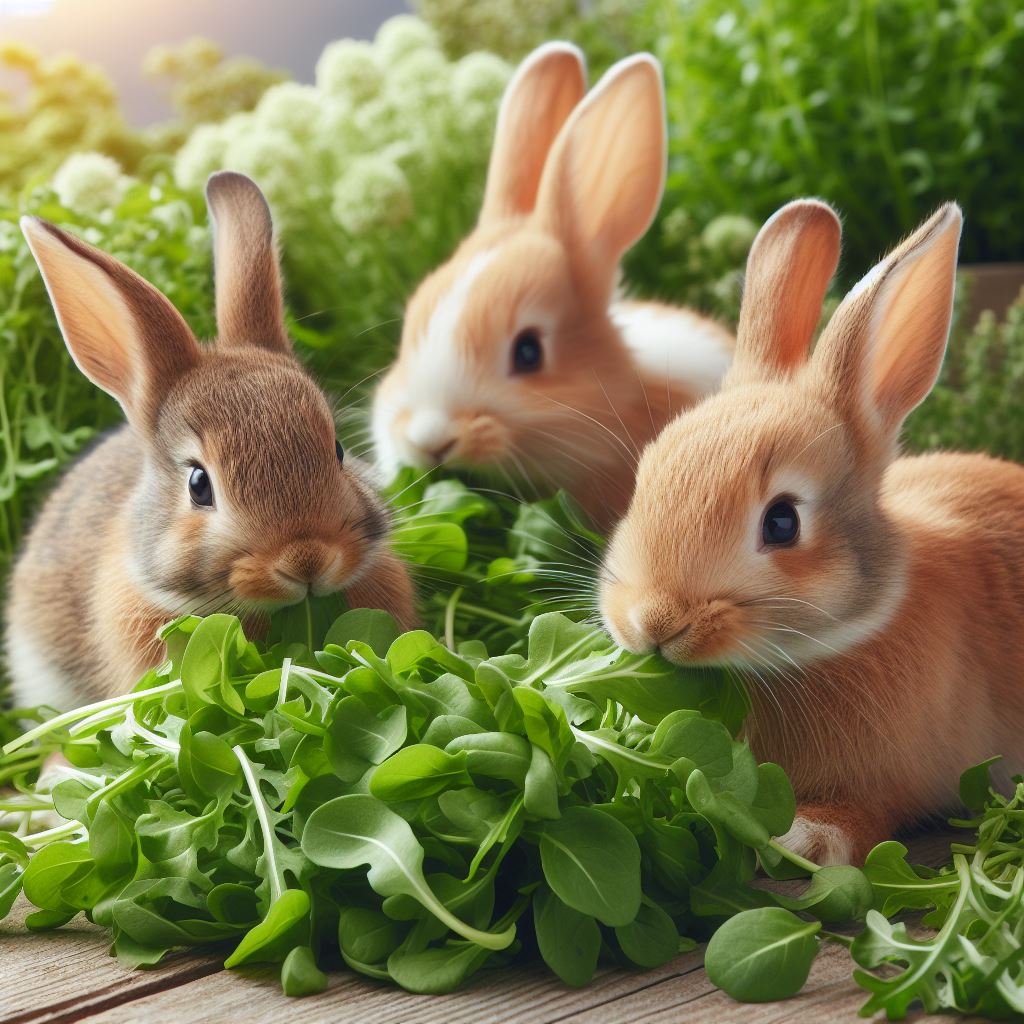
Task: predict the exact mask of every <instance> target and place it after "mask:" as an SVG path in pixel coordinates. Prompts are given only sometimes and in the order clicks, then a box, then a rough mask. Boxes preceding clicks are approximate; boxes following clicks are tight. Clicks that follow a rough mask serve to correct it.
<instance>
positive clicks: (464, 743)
mask: <svg viewBox="0 0 1024 1024" xmlns="http://www.w3.org/2000/svg"><path fill="white" fill-rule="evenodd" d="M393 500H394V501H395V503H396V505H397V506H398V507H399V515H398V521H397V528H396V540H397V544H398V546H399V547H400V548H401V549H402V551H403V553H404V554H405V555H406V556H407V557H409V558H410V559H411V560H412V561H413V562H414V563H416V564H417V565H418V567H419V571H420V575H421V591H422V595H423V601H422V613H423V618H424V622H425V625H426V627H427V628H426V629H424V630H417V631H413V632H408V633H404V634H403V633H400V631H399V630H398V628H397V626H396V625H395V623H394V622H393V621H392V620H391V619H390V618H389V617H388V616H387V615H386V614H385V613H383V612H378V611H371V610H342V609H341V608H339V606H338V603H337V602H335V601H321V602H318V603H316V604H314V605H302V606H298V607H296V608H294V609H291V610H289V611H288V612H287V613H286V614H282V615H279V616H277V617H276V618H275V620H274V621H273V623H272V625H271V629H270V632H269V634H268V635H266V636H265V637H263V638H262V639H261V641H260V642H259V643H258V644H257V643H254V642H252V641H251V640H249V639H247V638H246V636H245V635H244V633H243V628H242V624H241V623H240V622H239V621H238V620H237V619H236V618H234V617H232V616H228V615H211V616H208V617H206V618H204V619H199V618H196V617H191V616H189V617H184V618H181V619H179V620H177V621H175V622H173V623H171V624H169V625H168V626H167V627H166V628H165V629H164V631H163V634H162V636H163V639H164V641H165V643H166V647H167V659H166V661H165V662H164V664H163V665H161V666H159V667H158V668H157V669H155V670H153V671H151V672H149V673H147V675H146V676H145V677H144V678H143V679H142V680H140V682H139V684H138V686H137V687H136V689H135V690H134V691H133V692H132V693H131V694H127V695H124V696H122V697H118V698H114V699H111V700H107V701H102V702H99V703H97V704H93V705H90V706H88V707H84V708H80V709H77V710H76V711H73V712H70V713H67V714H62V715H57V716H52V712H50V713H47V712H45V711H40V710H36V711H33V712H31V713H30V714H29V715H28V716H23V717H28V718H30V719H34V720H35V721H36V722H38V724H37V725H35V726H34V727H33V728H31V729H30V730H29V731H28V732H26V733H24V734H22V735H12V734H10V733H8V734H7V735H6V736H4V737H0V738H4V739H8V742H7V744H6V746H5V747H4V754H3V756H2V758H0V785H6V786H11V785H13V786H14V788H15V792H13V793H12V794H11V795H9V796H3V795H2V793H0V815H2V814H4V813H6V814H8V815H10V816H13V818H14V819H15V822H16V827H12V829H11V831H8V832H0V917H3V916H6V914H7V913H8V912H9V911H10V909H11V907H12V905H13V903H14V901H15V899H16V898H17V896H18V894H19V893H21V892H23V893H24V894H25V896H26V897H27V899H28V900H29V902H30V903H32V904H33V905H34V906H35V907H36V908H37V909H36V910H35V912H33V913H31V914H30V915H29V916H28V918H27V919H26V925H27V927H29V928H32V929H46V928H54V927H58V926H60V925H61V924H63V923H65V922H67V921H69V920H70V919H72V918H73V917H75V916H76V915H77V914H79V913H82V912H84V913H85V914H86V915H87V916H88V917H89V918H90V919H91V920H93V921H95V922H96V923H98V924H100V925H102V926H104V927H106V928H108V929H109V930H110V932H111V934H112V937H113V944H114V951H115V952H116V953H117V955H118V957H119V958H120V959H121V960H122V961H123V962H124V963H126V964H129V965H133V966H143V965H150V964H154V963H156V962H158V961H159V960H160V959H161V958H162V957H163V956H164V955H165V954H166V953H167V952H168V951H169V950H171V949H174V948H178V947H182V946H189V945H196V944H208V943H211V942H222V943H229V944H231V950H232V951H231V952H230V954H229V955H228V956H227V959H226V961H225V963H226V966H228V967H233V966H237V965H241V964H248V963H254V962H269V963H275V964H280V965H281V983H282V987H283V989H284V991H285V992H286V993H288V994H291V995H302V994H306V993H310V992H316V991H320V990H322V989H323V988H324V987H325V985H326V983H327V981H326V976H325V974H324V973H323V969H324V968H327V967H330V966H333V965H335V964H337V963H339V962H340V961H344V962H345V963H346V964H348V965H349V967H351V968H352V969H354V970H357V971H360V972H362V973H364V974H368V975H370V976H372V977H377V978H389V979H391V980H393V981H394V982H396V983H397V984H399V985H401V986H403V987H405V988H407V989H409V990H412V991H417V992H443V991H449V990H451V989H453V988H455V987H457V986H458V985H459V984H461V983H462V982H463V981H464V980H465V979H466V978H467V977H469V976H470V975H471V974H473V973H474V972H476V971H477V970H478V969H480V968H481V967H482V966H484V965H497V964H502V963H508V962H510V961H512V960H514V959H515V958H517V957H520V958H521V957H535V956H537V955H538V954H539V956H540V957H541V958H542V959H543V960H544V962H545V963H546V964H547V965H548V967H549V968H550V969H551V970H552V971H553V972H554V973H555V974H557V975H558V976H559V977H560V978H561V979H563V980H564V981H565V982H566V983H567V984H570V985H583V984H585V983H586V982H587V981H588V980H589V979H590V978H591V977H592V975H593V973H594V970H595V968H596V966H597V963H598V961H599V959H601V958H604V959H612V960H617V961H619V962H622V963H626V964H634V965H637V966H640V967H653V966H656V965H658V964H661V963H664V962H665V961H667V960H669V959H670V958H671V957H673V956H675V955H676V954H677V953H678V952H679V951H680V950H685V949H689V948H692V947H693V945H694V944H695V942H696V941H698V940H703V939H706V938H708V937H709V936H711V942H710V944H709V947H708V951H707V959H706V965H707V970H708V975H709V977H710V978H711V980H712V981H713V982H715V983H716V984H718V985H719V986H720V987H722V988H723V989H724V990H725V991H727V992H728V993H729V994H731V995H733V996H734V997H736V998H738V999H743V1000H765V999H777V998H784V997H786V996H789V995H792V994H795V993H796V992H797V991H799V989H800V988H801V987H802V986H803V984H804V982H805V981H806V979H807V976H808V972H809V970H810V967H811V964H812V961H813V959H814V957H815V955H816V954H817V951H818V949H819V947H820V944H821V942H822V941H835V942H841V943H843V944H844V945H847V946H851V947H852V954H853V956H854V959H855V960H856V961H857V962H858V963H859V964H861V965H862V966H864V967H867V968H875V967H878V966H879V965H882V964H889V965H892V964H896V965H898V966H899V967H900V968H901V969H900V970H899V972H898V973H893V972H892V970H889V971H888V972H887V973H886V975H885V976H884V977H881V978H879V977H877V976H875V975H872V974H868V973H866V972H858V973H857V975H856V976H857V980H858V981H859V982H860V983H861V984H862V985H864V986H865V987H866V988H868V989H869V990H870V991H871V999H870V1000H869V1002H868V1003H867V1005H866V1006H865V1011H867V1012H876V1011H878V1010H885V1011H887V1012H888V1013H889V1014H890V1015H891V1016H893V1017H900V1016H902V1015H903V1014H904V1013H905V1012H906V1009H907V1007H908V1006H909V1005H910V1003H912V1002H913V1001H915V1000H920V1001H921V1002H923V1003H924V1004H925V1006H926V1007H928V1008H929V1009H933V1008H939V1007H954V1008H957V1009H960V1010H964V1011H965V1012H985V1013H993V1014H996V1013H1003V1014H1004V1015H1005V1013H1007V1012H1011V1011H1018V1012H1019V1011H1020V1010H1022V1009H1024V995H1022V988H1021V971H1020V960H1021V952H1020V950H1021V946H1022V940H1024V906H1022V901H1021V893H1022V889H1024V835H1022V829H1024V825H1022V824H1021V823H1022V821H1024V784H1021V785H1018V790H1017V793H1016V795H1015V797H1014V798H1013V799H1012V800H1007V799H1005V798H1002V797H998V796H996V795H995V794H994V793H993V792H992V791H991V790H990V789H989V787H988V777H987V766H979V767H978V768H976V769H972V770H971V771H970V772H968V773H967V774H966V775H965V777H964V785H963V789H964V796H965V800H966V802H967V804H968V806H970V807H972V808H973V809H975V810H977V812H978V814H979V817H977V818H976V819H974V820H971V821H968V822H964V823H963V824H964V825H965V826H966V827H969V828H972V829H976V830H977V831H978V841H977V845H976V847H955V848H954V853H955V855H956V856H955V859H954V866H953V867H952V868H950V869H948V870H946V871H943V872H939V873H936V872H928V871H924V870H922V869H916V870H915V869H914V868H912V867H910V865H908V864H907V863H906V860H905V856H906V849H905V848H904V847H902V846H900V844H897V843H885V844H882V845H881V846H880V847H878V848H877V849H876V850H875V851H874V852H873V853H872V854H871V857H870V858H869V860H868V863H867V865H866V867H865V869H864V871H860V870H858V869H855V868H852V867H819V866H818V865H815V864H813V863H810V862H809V861H806V860H804V859H803V858H800V857H798V856H796V855H794V854H792V853H791V852H790V851H787V850H786V849H784V848H783V847H782V846H781V845H780V844H779V843H778V842H777V841H776V840H775V839H774V838H773V837H775V836H778V835H782V834H783V833H785V832H786V831H787V830H788V828H789V826H790V824H791V823H792V819H793V814H794V809H795V804H794V798H793V792H792V789H791V787H790V784H789V781H788V780H787V778H786V776H785V774H784V773H783V772H782V770H781V769H780V768H779V767H778V766H776V765H773V764H760V765H759V764H757V763H756V761H755V759H754V757H753V756H752V754H751V752H750V750H749V748H748V747H747V746H746V744H745V743H743V742H741V741H739V740H737V738H736V737H737V735H738V732H739V729H740V727H741V724H742V721H743V718H744V716H745V714H746V712H747V710H748V704H747V701H746V696H745V693H744V692H743V688H742V686H741V685H740V684H739V682H738V681H737V680H735V679H734V678H732V677H731V676H729V675H728V674H726V673H722V672H707V671H693V670H684V669H680V668H678V667H676V666H672V665H670V664H669V663H667V662H665V661H663V660H662V659H660V658H659V657H657V656H656V655H644V656H636V655H631V654H628V653H627V652H624V651H622V650H621V649H619V648H617V647H616V646H615V645H614V644H613V643H612V642H611V641H610V640H609V639H608V637H607V635H606V634H604V633H603V632H602V631H601V630H600V629H598V628H596V627H594V626H593V625H590V624H588V623H587V622H584V621H579V620H580V619H581V618H582V617H583V615H584V614H585V613H586V612H587V611H588V610H589V609H588V608H585V607H582V608H581V607H577V606H576V605H578V602H579V596H578V595H579V592H580V590H581V583H582V582H585V581H586V580H587V579H592V578H593V574H594V564H595V558H596V557H597V554H598V551H599V546H600V540H599V538H598V537H597V536H596V535H595V534H593V533H592V532H591V531H590V530H589V529H588V528H587V527H586V525H585V523H584V522H583V520H582V518H581V517H580V515H579V513H578V510H577V509H576V508H575V506H574V505H573V504H572V503H571V502H570V501H569V500H568V499H566V498H564V497H559V498H556V499H550V500H548V501H546V502H538V503H533V504H526V505H522V504H519V503H517V502H513V501H511V500H510V499H507V498H504V497H501V496H494V495H492V496H488V495H485V494H483V493H481V492H479V491H473V490H470V489H468V488H466V487H465V486H463V485H462V484H461V483H458V482H456V481H443V482H440V483H425V482H424V481H422V480H416V479H414V478H412V477H410V478H407V479H406V480H405V481H403V482H402V484H401V486H399V487H397V488H396V489H395V491H394V494H393ZM566 601H567V602H568V603H569V604H570V605H572V607H565V603H564V602H566ZM558 607H562V608H563V612H564V613H563V612H558V611H552V610H551V609H552V608H558ZM0 727H5V726H4V723H3V722H2V721H0ZM56 750H61V751H63V753H64V755H65V757H66V758H67V760H68V761H69V762H70V764H71V767H70V768H63V769H61V773H60V775H59V781H57V782H56V783H55V784H51V785H49V786H47V785H42V786H40V785H34V779H35V776H36V774H37V772H38V767H39V765H40V763H41V762H42V760H43V759H44V758H45V757H46V756H48V755H49V754H50V753H51V752H53V751H56ZM41 814H42V815H45V816H47V817H48V818H49V819H50V820H49V821H47V822H45V824H46V825H47V826H48V827H45V828H43V830H42V831H38V816H39V815H41ZM33 816H36V824H35V830H33V823H32V819H33ZM54 822H56V823H54ZM968 857H969V859H968ZM758 863H760V864H761V866H762V867H763V868H764V869H765V870H766V871H767V872H768V873H769V874H771V875H772V876H774V877H777V878H787V877H788V878H792V877H799V876H802V875H808V874H809V875H810V876H811V877H810V882H809V884H808V886H807V887H806V888H805V890H804V891H803V893H802V894H800V895H799V896H784V895H780V894H776V893H773V892H769V891H766V890H765V889H763V888H761V887H759V886H758V885H756V884H754V882H755V871H756V868H757V865H758ZM929 907H930V908H932V909H931V913H930V914H929V915H928V916H927V917H926V918H925V921H924V923H925V924H926V925H931V926H933V927H935V928H937V929H938V934H937V935H935V936H934V937H931V938H927V939H921V940H918V939H913V938H911V937H910V936H909V935H908V934H907V933H906V930H905V926H904V925H895V926H894V925H891V924H890V923H889V921H888V920H887V917H886V916H883V914H884V915H888V916H891V915H893V914H896V913H898V912H900V911H903V910H906V909H921V908H929ZM865 918H866V923H865V927H864V930H863V931H862V932H861V934H860V935H858V936H857V937H856V938H855V939H852V940H851V938H850V937H849V936H848V935H846V934H843V933H842V932H833V931H828V930H825V929H824V928H823V927H822V925H823V924H830V925H831V924H838V923H841V922H847V923H849V922H858V921H862V920H865Z"/></svg>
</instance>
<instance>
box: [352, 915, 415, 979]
mask: <svg viewBox="0 0 1024 1024" xmlns="http://www.w3.org/2000/svg"><path fill="white" fill-rule="evenodd" d="M404 931H405V929H404V928H403V927H402V925H400V924H399V923H398V922H397V921H393V920H391V918H390V917H386V916H385V915H384V914H382V913H381V912H380V911H379V910H370V909H369V908H366V907H342V909H341V913H340V916H339V917H338V942H339V944H340V946H341V952H342V954H343V955H344V957H345V959H346V960H349V961H351V960H354V961H356V962H357V963H362V964H371V965H372V964H379V965H382V966H383V965H384V964H385V962H386V961H387V958H388V957H389V956H390V955H391V954H392V953H393V952H394V950H395V949H396V948H397V947H398V945H399V943H401V941H402V936H403V934H404Z"/></svg>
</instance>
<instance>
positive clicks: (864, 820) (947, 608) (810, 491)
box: [601, 200, 1024, 863]
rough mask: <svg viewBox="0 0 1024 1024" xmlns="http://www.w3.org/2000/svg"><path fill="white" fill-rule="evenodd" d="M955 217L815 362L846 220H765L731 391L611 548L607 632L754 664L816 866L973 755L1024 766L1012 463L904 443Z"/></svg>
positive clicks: (1018, 538)
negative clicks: (906, 454) (907, 454)
mask: <svg viewBox="0 0 1024 1024" xmlns="http://www.w3.org/2000/svg"><path fill="white" fill-rule="evenodd" d="M960 225H961V214H960V210H959V209H958V208H957V207H956V206H955V205H953V204H948V205H946V206H943V207H942V208H941V209H940V210H939V211H938V212H937V213H936V214H935V215H934V216H933V217H931V218H930V219H929V220H928V221H927V222H926V223H925V224H923V225H922V226H921V227H920V228H919V229H918V230H917V231H915V232H914V234H913V235H911V236H910V237H909V238H908V239H907V240H906V241H905V242H903V243H902V244H901V245H900V246H898V247H897V248H896V249H895V250H894V251H893V252H892V253H891V254H890V255H889V256H888V258H886V259H885V260H884V261H883V262H882V263H880V264H879V265H878V266H877V267H876V268H875V269H874V270H872V271H871V273H869V274H868V275H867V276H866V277H865V278H864V279H863V280H862V281H861V282H860V284H858V285H857V286H856V287H855V288H854V289H853V290H852V291H851V292H850V294H849V295H848V296H847V297H846V299H845V301H844V302H843V303H842V304H841V306H840V307H839V309H838V310H837V311H836V313H835V314H834V316H833V317H832V319H831V321H830V323H829V324H828V325H827V327H826V328H825V330H824V332H823V334H822V336H821V339H820V341H819V342H818V344H817V346H816V347H815V349H814V353H813V355H810V356H809V354H808V352H809V349H810V345H811V338H812V335H813V332H814V328H815V325H816V324H817V322H818V318H819V316H820V313H821V305H822V299H823V296H824V293H825V289H826V287H827V286H828V282H829V279H830V278H831V276H832V273H833V271H834V270H835V267H836V263H837V260H838V258H839V237H840V226H839V220H838V218H837V217H836V215H835V214H834V213H833V212H832V210H831V209H830V208H829V207H828V206H826V205H824V204H823V203H819V202H815V201H810V200H805V201H801V202H796V203H791V204H789V205H788V206H785V207H783V209H782V210H780V211H779V212H778V213H777V214H775V216H774V217H772V218H771V220H769V221H768V223H767V224H766V225H765V226H764V227H763V228H762V229H761V232H760V234H759V235H758V238H757V240H756V241H755V243H754V247H753V249H752V250H751V253H750V258H749V262H748V266H747V284H746V292H745V295H744V298H743V307H742V310H741V314H740V324H739V334H738V338H737V344H736V361H735V363H734V365H733V367H732V369H731V370H730V372H729V374H728V376H727V378H726V381H725V384H724V387H723V390H722V391H721V393H720V394H719V395H717V396H715V397H714V398H711V399H709V400H708V401H706V402H705V403H704V404H702V405H701V406H699V407H697V408H696V409H693V410H691V411H690V412H687V413H684V414H683V415H681V416H680V417H679V418H678V419H676V420H675V421H673V422H672V423H671V424H670V425H669V426H668V427H667V428H666V429H665V431H664V432H663V433H662V435H661V436H660V437H659V438H658V440H657V441H656V442H655V443H654V444H652V445H651V446H650V447H649V448H648V449H647V451H646V452H645V454H644V457H643V460H642V462H641V465H640V471H639V474H638V478H637V488H636V494H635V495H634V497H633V501H632V504H631V506H630V509H629V512H628V513H627V515H626V517H625V518H624V519H623V521H622V522H621V524H620V525H619V527H618V529H617V530H616V532H615V535H614V538H613V540H612V542H611V545H610V548H609V551H608V556H607V562H606V578H605V581H604V583H603V591H602V596H601V603H602V611H603V615H604V619H605V621H606V623H607V625H608V627H609V629H610V630H611V631H612V633H613V635H614V636H615V637H616V639H617V640H619V642H620V643H622V644H623V645H624V646H626V647H628V648H630V649H631V650H636V651H640V650H651V649H654V648H657V649H659V650H660V651H662V652H663V653H664V654H665V655H666V656H667V657H668V658H670V659H671V660H673V661H675V662H678V663H680V664H687V663H695V664H709V665H732V666H735V667H736V668H738V669H739V670H741V671H742V672H744V674H745V675H746V676H747V678H748V679H749V680H750V681H751V682H752V684H753V688H752V693H751V697H752V699H753V704H754V709H753V714H752V715H751V718H750V720H749V722H748V736H749V739H750V743H751V745H752V747H753V748H754V750H755V752H756V753H757V754H758V756H759V757H761V758H765V759H769V760H772V761H776V762H778V763H779V764H781V765H782V766H783V767H784V768H785V769H786V771H787V772H788V773H789V775H790V778H791V779H792V780H793V785H794V787H795V790H796V793H797V798H798V801H799V803H800V806H799V808H798V817H797V821H796V824H795V825H794V827H793V830H792V831H791V832H790V834H789V835H788V836H786V837H785V841H786V842H787V843H789V844H791V845H792V846H793V847H794V848H795V849H796V850H797V851H798V852H800V853H802V854H805V855H809V856H811V857H812V858H814V859H815V860H818V861H822V862H825V863H830V862H832V863H834V862H842V861H849V860H854V861H859V860H861V859H862V858H863V857H864V856H865V854H866V853H867V852H868V851H869V850H870V848H871V847H872V846H873V845H874V844H875V843H877V842H879V841H881V840H884V839H887V838H889V837H890V836H891V835H892V834H893V832H894V831H895V830H896V829H898V828H899V827H901V826H906V825H910V824H912V823H913V822H914V821H916V820H917V819H920V818H922V817H924V816H927V815H931V814H935V813H938V812H941V811H944V810H947V809H949V808H951V807H955V806H956V804H957V793H958V789H957V780H958V776H959V773H960V772H961V771H962V770H963V769H965V768H967V767H968V766H969V765H972V764H975V763H977V762H979V761H982V760H984V759H985V758H988V757H990V756H992V755H994V754H1003V755H1005V756H1006V758H1007V765H1008V767H1009V768H1011V769H1013V770H1020V769H1021V767H1024V763H1022V759H1024V685H1022V680H1024V469H1022V468H1021V467H1019V466H1016V465H1012V464H1010V463H1007V462H1001V461H998V460H996V459H992V458H988V457H987V456H984V455H957V454H933V455H923V456H918V457H914V458H896V457H895V456H896V454H897V449H898V441H899V432H900V428H901V426H902V424H903V421H904V419H905V418H906V417H907V415H908V414H909V413H910V412H911V410H912V409H914V407H915V406H917V405H918V403H919V402H921V401H922V400H923V399H924V398H925V396H926V395H927V394H928V392H929V391H930V390H931V388H932V386H933V385H934V383H935V379H936V376H937V375H938V372H939V368H940V366H941V363H942V358H943V355H944V353H945V348H946V340H947V335H948V333H949V325H950V316H951V308H952V300H953V287H954V278H955V270H956V256H957V245H958V241H959V237H960Z"/></svg>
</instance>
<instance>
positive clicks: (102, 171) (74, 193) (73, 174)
mask: <svg viewBox="0 0 1024 1024" xmlns="http://www.w3.org/2000/svg"><path fill="white" fill-rule="evenodd" d="M131 183H132V179H131V178H129V177H128V176H127V175H126V174H123V173H122V172H121V165H120V164H119V163H118V162H117V161H116V160H114V159H113V158H111V157H109V156H104V155H103V154H102V153H74V154H72V155H71V156H69V157H68V158H67V159H66V160H65V161H64V163H62V164H61V165H60V167H59V168H57V172H56V173H55V174H54V176H53V190H54V191H55V192H56V193H57V200H58V201H59V202H60V204H61V206H66V207H67V208H68V209H69V210H78V211H80V212H81V213H93V214H98V213H103V212H104V211H109V210H112V208H113V207H114V206H116V205H117V204H118V203H119V202H120V201H121V200H122V199H123V198H124V194H125V192H127V191H128V188H129V186H130V185H131Z"/></svg>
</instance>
